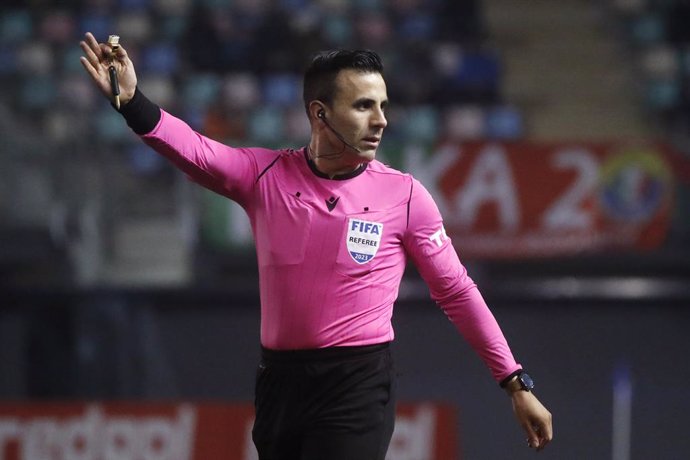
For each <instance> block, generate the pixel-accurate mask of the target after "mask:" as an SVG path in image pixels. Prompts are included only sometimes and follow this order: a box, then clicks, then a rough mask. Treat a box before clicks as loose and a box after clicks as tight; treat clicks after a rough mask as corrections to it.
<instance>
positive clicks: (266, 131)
mask: <svg viewBox="0 0 690 460" xmlns="http://www.w3.org/2000/svg"><path fill="white" fill-rule="evenodd" d="M284 126H285V125H284V123H283V113H282V112H281V111H280V110H279V109H277V108H275V107H261V108H258V109H256V110H254V111H253V112H252V113H251V115H250V116H249V126H248V128H249V137H250V138H251V139H254V140H256V141H259V142H268V143H271V142H274V143H275V142H280V141H281V140H282V139H283V129H284Z"/></svg>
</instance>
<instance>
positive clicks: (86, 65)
mask: <svg viewBox="0 0 690 460" xmlns="http://www.w3.org/2000/svg"><path fill="white" fill-rule="evenodd" d="M79 62H81V65H82V67H84V69H86V72H88V74H89V75H91V78H93V79H94V80H96V81H98V79H99V75H98V70H96V69H95V68H94V67H93V65H91V63H90V62H89V60H88V59H86V58H85V57H84V56H81V57H80V58H79Z"/></svg>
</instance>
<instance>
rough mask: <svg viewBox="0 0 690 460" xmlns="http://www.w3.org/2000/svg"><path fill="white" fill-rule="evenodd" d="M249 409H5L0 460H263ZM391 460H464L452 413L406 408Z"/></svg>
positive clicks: (0, 417) (0, 408) (427, 406)
mask: <svg viewBox="0 0 690 460" xmlns="http://www.w3.org/2000/svg"><path fill="white" fill-rule="evenodd" d="M253 413H254V412H253V407H252V406H251V405H250V404H213V403H202V404H194V403H134V402H131V403H52V404H44V403H16V404H8V403H5V404H0V460H257V459H258V456H257V454H256V450H255V448H254V446H253V444H252V441H251V428H252V423H253ZM386 458H387V459H391V460H393V459H394V460H454V459H459V458H460V457H459V451H458V441H457V417H456V411H455V409H454V408H453V407H451V406H448V405H441V404H434V403H420V404H401V405H400V407H399V409H398V413H397V416H396V428H395V433H394V434H393V439H392V441H391V445H390V449H389V452H388V456H387V457H386Z"/></svg>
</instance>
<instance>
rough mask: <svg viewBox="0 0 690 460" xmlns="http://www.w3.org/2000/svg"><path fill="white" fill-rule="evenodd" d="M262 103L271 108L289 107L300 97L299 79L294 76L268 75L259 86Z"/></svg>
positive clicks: (300, 86)
mask: <svg viewBox="0 0 690 460" xmlns="http://www.w3.org/2000/svg"><path fill="white" fill-rule="evenodd" d="M261 93H262V97H263V102H264V103H265V104H268V105H271V106H278V107H283V108H285V107H291V106H293V105H295V104H298V103H299V100H300V97H301V95H302V81H301V77H300V76H298V75H295V74H286V73H280V74H270V75H267V76H266V77H265V78H264V79H263V81H262V84H261Z"/></svg>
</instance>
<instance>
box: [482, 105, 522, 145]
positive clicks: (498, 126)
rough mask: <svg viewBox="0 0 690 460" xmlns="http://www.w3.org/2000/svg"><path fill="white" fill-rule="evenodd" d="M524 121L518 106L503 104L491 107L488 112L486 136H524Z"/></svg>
mask: <svg viewBox="0 0 690 460" xmlns="http://www.w3.org/2000/svg"><path fill="white" fill-rule="evenodd" d="M524 135H525V132H524V122H523V118H522V113H521V112H520V110H519V109H518V108H517V107H512V106H507V105H502V106H497V107H490V108H489V109H488V110H487V113H486V137H488V138H490V139H500V140H515V139H519V138H521V137H523V136H524Z"/></svg>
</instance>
